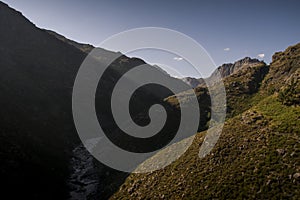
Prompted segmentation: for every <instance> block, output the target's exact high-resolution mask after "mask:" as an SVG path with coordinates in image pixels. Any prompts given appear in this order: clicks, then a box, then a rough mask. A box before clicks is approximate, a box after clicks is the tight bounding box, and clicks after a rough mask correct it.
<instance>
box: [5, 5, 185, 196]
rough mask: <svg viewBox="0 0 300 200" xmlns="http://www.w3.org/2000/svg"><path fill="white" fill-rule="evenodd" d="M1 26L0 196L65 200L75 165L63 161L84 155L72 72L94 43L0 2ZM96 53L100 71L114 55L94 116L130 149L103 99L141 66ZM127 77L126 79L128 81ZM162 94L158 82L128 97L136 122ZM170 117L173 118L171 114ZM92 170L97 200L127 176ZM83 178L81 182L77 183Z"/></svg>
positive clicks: (142, 119) (135, 60) (135, 61)
mask: <svg viewBox="0 0 300 200" xmlns="http://www.w3.org/2000/svg"><path fill="white" fill-rule="evenodd" d="M0 27H1V31H0V55H1V56H0V89H1V98H0V103H1V105H2V108H1V110H0V118H1V124H0V159H1V170H0V179H1V185H3V186H4V188H2V189H3V192H4V193H5V194H3V196H5V195H10V197H11V199H15V198H20V197H22V198H25V197H26V198H30V199H66V198H68V195H69V194H70V188H69V185H70V184H69V183H68V181H69V180H70V176H71V174H72V173H73V170H72V169H74V166H70V165H72V163H74V162H73V161H72V159H74V158H75V159H76V158H77V157H78V156H80V155H73V154H74V152H75V153H76V154H77V153H78V152H79V154H81V155H82V156H83V157H84V156H85V154H84V153H80V152H81V151H74V149H76V148H78V146H79V145H80V143H81V142H80V140H79V138H78V135H77V132H76V129H75V126H74V122H73V116H72V89H73V84H74V80H75V77H76V74H77V71H78V69H79V67H80V65H81V63H82V62H83V60H84V59H85V57H86V56H87V53H88V52H90V51H91V50H92V49H93V47H92V46H91V45H85V44H79V43H76V42H74V41H71V40H68V39H66V38H65V37H63V36H61V35H59V34H57V33H54V32H52V31H48V30H43V29H39V28H37V27H36V26H35V25H34V24H33V23H31V22H30V21H29V20H27V19H26V18H25V17H24V16H23V15H22V14H21V13H20V12H18V11H16V10H14V9H12V8H10V7H8V6H7V5H6V4H4V3H2V2H0ZM98 53H99V57H97V58H95V63H97V64H99V68H101V67H103V64H102V60H103V59H104V60H105V59H108V58H111V57H117V59H116V60H114V62H112V63H111V65H110V67H109V69H108V70H107V71H105V76H103V79H101V86H102V87H101V89H99V90H97V93H96V111H97V114H98V113H100V114H101V113H102V114H103V115H102V116H100V119H101V120H100V121H101V123H102V125H103V129H106V130H108V132H109V133H111V137H114V138H115V142H119V143H122V144H123V145H124V146H126V145H127V146H130V143H125V142H128V140H123V139H122V137H121V136H122V134H123V133H122V132H120V131H119V132H118V131H117V128H116V126H115V124H114V123H113V120H110V118H109V116H111V115H110V113H109V111H108V110H107V108H110V105H109V103H110V101H109V100H108V101H106V102H104V101H103V99H104V98H107V97H110V95H111V91H112V88H113V87H114V85H115V84H116V82H117V81H118V79H119V78H120V77H121V76H122V74H123V73H126V72H127V71H128V70H130V69H132V68H134V67H135V66H137V65H142V64H146V63H145V62H144V61H143V60H141V59H138V58H128V57H126V56H124V55H122V54H120V53H115V52H110V51H106V50H104V49H100V48H98ZM97 66H98V65H97ZM147 67H149V68H153V70H154V71H155V72H156V73H157V75H159V76H162V77H163V78H164V79H167V80H170V81H175V82H177V81H179V80H177V79H174V78H172V77H170V76H168V75H167V74H165V73H163V72H162V71H161V70H159V69H157V68H155V67H152V66H150V65H147ZM127 81H128V83H129V84H130V81H131V80H127ZM180 83H182V82H181V81H180ZM152 91H155V94H153V92H152ZM169 95H172V92H170V91H169V90H165V89H163V88H161V87H156V86H153V85H150V86H147V87H145V88H141V89H140V90H139V92H137V93H136V94H135V95H134V97H133V98H132V99H131V103H132V105H134V106H131V107H133V109H132V110H131V111H132V115H133V118H137V119H136V121H137V122H139V123H141V124H143V123H147V121H149V117H148V113H147V112H148V106H149V105H152V104H153V103H155V102H158V103H159V102H163V99H164V98H165V97H167V96H169ZM99 99H101V100H99ZM165 106H168V105H167V104H166V105H165ZM168 110H169V112H173V109H172V108H171V107H170V106H169V107H168ZM174 112H177V111H174ZM136 116H138V117H136ZM172 116H175V117H174V120H177V118H178V117H177V116H176V115H172ZM169 124H171V123H169ZM112 133H114V134H112ZM164 135H166V134H164ZM123 138H124V137H123ZM157 144H158V143H157ZM131 146H132V145H131ZM75 168H76V167H75ZM95 168H96V169H95V170H96V171H98V176H99V180H101V183H99V184H97V185H98V186H99V187H98V188H97V191H96V193H97V195H100V196H101V197H102V198H106V197H107V196H109V195H111V194H112V193H113V192H114V190H116V189H117V188H118V186H119V185H120V184H121V183H122V181H123V179H124V178H125V177H126V176H127V175H128V174H127V173H122V172H118V171H116V170H113V169H110V168H108V167H106V166H104V165H103V164H101V163H97V162H95ZM107 174H109V176H108V175H107ZM112 177H114V178H113V179H114V180H112ZM94 178H95V177H93V179H94ZM85 183H86V181H85V180H82V182H81V183H79V184H85ZM15 191H18V192H15ZM83 193H84V192H83ZM93 198H96V197H95V196H94V197H93Z"/></svg>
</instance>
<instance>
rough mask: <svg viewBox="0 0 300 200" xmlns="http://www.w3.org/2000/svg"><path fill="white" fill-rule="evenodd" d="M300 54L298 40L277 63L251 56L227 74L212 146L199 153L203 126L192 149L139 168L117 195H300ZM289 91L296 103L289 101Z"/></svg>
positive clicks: (153, 197)
mask: <svg viewBox="0 0 300 200" xmlns="http://www.w3.org/2000/svg"><path fill="white" fill-rule="evenodd" d="M299 56H300V45H299V44H297V45H295V46H292V47H289V48H287V49H286V50H285V51H284V52H280V53H276V54H275V55H274V56H273V61H272V63H271V64H270V66H268V65H266V64H265V63H262V62H255V63H254V64H252V63H250V65H243V67H239V69H238V70H237V71H235V72H234V73H232V74H231V75H229V76H228V77H226V78H224V83H225V87H226V92H227V98H228V117H227V120H226V122H225V126H224V129H223V132H222V135H221V137H220V139H219V140H218V142H217V144H216V146H215V147H214V149H213V150H212V152H211V153H210V154H209V155H208V156H206V157H204V158H202V159H200V158H199V157H198V153H199V146H200V145H201V144H202V142H203V139H204V136H205V134H206V132H205V131H204V132H200V133H198V134H197V135H196V139H195V140H194V143H193V145H192V146H191V147H190V148H189V150H188V151H187V152H186V153H185V155H183V156H181V157H180V158H179V159H178V160H177V161H175V162H174V163H172V164H171V165H169V166H167V167H166V168H164V169H162V170H159V171H155V172H152V173H148V174H131V175H130V176H129V177H128V178H127V179H126V181H125V183H124V184H123V185H122V186H121V187H120V189H119V191H118V192H117V193H115V194H114V195H113V196H112V197H111V199H132V198H134V199H270V198H275V199H299V197H300V193H299V191H300V190H299V187H300V154H299V153H300V143H299V142H300V107H299V105H300V101H299V91H300V90H299V68H300V65H299V61H300V57H299ZM246 60H249V59H248V58H246ZM226 73H227V72H225V75H226ZM200 88H201V86H200ZM287 88H288V89H287ZM195 90H196V91H197V90H200V89H199V88H196V89H195ZM198 94H199V97H200V98H201V96H202V95H203V93H198ZM288 94H292V95H294V98H293V101H292V102H293V103H289V104H286V101H289V100H290V96H291V95H288ZM167 101H168V102H169V103H171V104H175V105H177V104H176V101H172V97H170V98H168V99H167Z"/></svg>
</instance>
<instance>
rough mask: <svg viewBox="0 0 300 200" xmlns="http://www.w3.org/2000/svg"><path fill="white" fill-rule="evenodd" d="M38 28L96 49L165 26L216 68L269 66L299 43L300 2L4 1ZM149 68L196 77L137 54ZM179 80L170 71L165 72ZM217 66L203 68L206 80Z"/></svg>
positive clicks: (183, 65)
mask: <svg viewBox="0 0 300 200" xmlns="http://www.w3.org/2000/svg"><path fill="white" fill-rule="evenodd" d="M4 2H5V3H7V4H8V5H9V6H11V7H13V8H15V9H16V10H19V11H20V12H22V13H23V15H24V16H25V17H27V18H28V19H29V20H30V21H32V22H33V23H34V24H36V26H38V27H40V28H45V29H50V30H53V31H56V32H57V33H59V34H62V35H64V36H66V37H67V38H69V39H72V40H75V41H78V42H82V43H89V44H92V45H94V46H98V45H99V44H100V43H101V42H102V41H104V40H105V39H107V38H108V37H110V36H112V35H114V34H117V33H120V32H122V31H126V30H129V29H133V28H140V27H163V28H168V29H172V30H176V31H179V32H181V33H183V34H186V35H187V36H189V37H191V38H193V39H194V40H196V41H197V42H198V43H199V44H200V45H201V46H202V47H203V48H204V49H205V50H206V51H207V52H208V54H209V55H210V57H211V58H212V59H213V61H214V63H215V64H216V66H219V65H221V64H223V63H230V62H234V61H236V60H239V59H242V58H244V57H246V56H249V57H253V58H259V59H261V60H264V61H265V62H267V63H269V62H270V61H271V57H272V55H273V53H274V52H277V51H282V50H284V49H285V48H287V47H288V46H290V45H293V44H296V43H298V42H300V20H299V19H300V12H299V8H300V1H298V0H281V1H278V0H251V1H250V0H249V1H246V0H207V1H201V0H198V1H194V0H190V1H176V0H164V1H162V0H124V1H116V0H107V1H103V0H85V1H84V0H81V1H80V0H52V1H43V0H26V1H21V0H4ZM130 56H137V57H141V58H142V59H144V60H145V61H147V62H148V63H151V64H153V63H159V64H161V66H163V65H165V66H175V67H173V68H175V69H176V70H177V69H178V70H180V71H181V72H180V75H182V76H197V75H195V74H194V72H193V70H191V67H190V66H189V64H188V63H187V62H185V60H184V59H181V57H180V55H173V54H171V53H161V52H160V51H149V50H145V51H141V52H135V53H133V54H131V55H130ZM163 68H164V67H163ZM164 69H165V70H166V71H167V72H169V73H170V74H172V75H174V76H177V75H176V73H175V72H174V71H172V70H169V68H168V67H165V68H164ZM214 69H215V66H212V67H209V68H205V69H203V71H202V72H201V74H202V76H208V75H209V74H210V73H211V72H212V71H213V70H214Z"/></svg>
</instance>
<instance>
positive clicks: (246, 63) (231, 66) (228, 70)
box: [211, 57, 265, 78]
mask: <svg viewBox="0 0 300 200" xmlns="http://www.w3.org/2000/svg"><path fill="white" fill-rule="evenodd" d="M257 64H265V63H264V62H263V61H260V60H258V59H256V58H250V57H245V58H243V59H241V60H238V61H236V62H234V63H226V64H223V65H221V66H220V67H218V68H217V70H216V71H214V72H213V73H212V75H211V77H215V76H217V71H218V72H219V73H220V74H221V76H222V78H225V77H227V76H229V75H231V74H233V73H236V72H237V71H238V70H240V69H242V68H244V67H252V66H254V65H257Z"/></svg>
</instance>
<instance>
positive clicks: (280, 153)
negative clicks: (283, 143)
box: [276, 149, 285, 155]
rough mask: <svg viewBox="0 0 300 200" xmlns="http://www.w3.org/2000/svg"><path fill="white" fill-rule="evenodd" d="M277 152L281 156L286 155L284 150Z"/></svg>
mask: <svg viewBox="0 0 300 200" xmlns="http://www.w3.org/2000/svg"><path fill="white" fill-rule="evenodd" d="M276 151H277V153H278V154H279V155H283V154H284V153H285V150H284V149H276Z"/></svg>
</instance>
